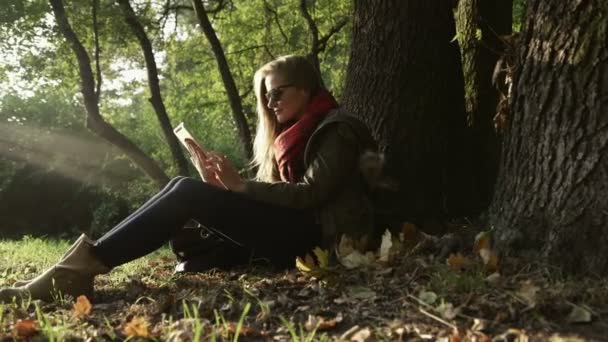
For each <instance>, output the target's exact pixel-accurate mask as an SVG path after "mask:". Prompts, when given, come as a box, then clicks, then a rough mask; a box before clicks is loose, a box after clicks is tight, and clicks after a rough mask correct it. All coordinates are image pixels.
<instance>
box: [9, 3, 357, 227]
mask: <svg viewBox="0 0 608 342" xmlns="http://www.w3.org/2000/svg"><path fill="white" fill-rule="evenodd" d="M63 2H64V5H65V9H66V14H67V16H68V19H69V21H70V24H71V25H72V26H73V29H74V31H75V32H76V34H77V35H78V38H79V39H80V41H81V42H82V43H83V45H84V47H85V48H86V49H87V51H88V53H89V56H90V57H91V63H93V65H92V67H93V70H95V66H94V64H95V59H94V56H95V44H94V33H93V32H94V30H93V24H94V23H93V21H92V15H91V14H92V2H91V1H89V0H64V1H63ZM184 4H185V5H189V3H188V2H184ZM132 6H133V7H134V10H135V12H136V14H137V16H138V19H139V20H140V22H141V23H142V25H143V27H144V28H145V30H146V33H147V35H148V37H149V38H150V40H151V42H152V44H153V49H154V52H155V57H156V62H157V64H158V67H159V76H160V85H161V92H162V96H163V98H164V102H165V106H166V108H167V112H168V114H169V117H170V119H171V121H172V124H173V125H174V126H175V125H177V124H178V123H179V122H180V121H184V122H185V123H186V125H187V126H188V127H189V129H190V131H192V132H193V133H194V134H195V135H196V136H197V138H198V139H199V140H200V142H201V143H202V144H203V145H204V146H205V147H206V148H208V149H211V150H217V151H220V152H222V153H224V154H226V155H228V156H229V157H230V158H231V159H232V160H233V161H234V163H235V165H236V166H237V167H238V168H241V169H243V168H245V167H246V165H247V162H248V161H247V160H245V158H244V155H243V152H242V147H241V145H240V141H239V139H238V136H237V129H236V127H235V124H234V121H233V118H232V113H231V110H230V106H229V104H228V99H227V96H226V92H225V90H224V85H223V83H222V79H221V77H220V74H219V72H218V68H217V64H216V62H215V58H214V55H213V53H212V51H211V49H210V46H209V44H208V42H207V40H206V39H205V37H204V35H203V34H202V32H201V31H200V30H199V29H198V26H197V20H196V18H195V16H194V12H193V11H191V10H179V11H176V10H170V11H167V12H166V13H164V12H165V11H164V6H165V1H143V2H141V1H132ZM210 6H212V7H213V6H214V4H211V5H210ZM351 11H352V4H351V2H350V1H347V0H340V1H329V0H322V1H321V0H318V1H314V2H310V4H309V12H310V14H311V15H312V17H313V18H314V19H315V21H316V23H317V25H318V28H319V34H320V36H321V37H322V36H324V35H325V34H327V33H328V31H329V30H330V29H331V28H332V27H334V26H335V25H336V24H337V23H338V22H340V21H342V20H344V19H345V18H346V19H348V18H350V13H351ZM97 12H98V13H97V17H98V20H97V23H96V25H97V28H98V31H99V45H100V59H99V64H100V68H101V72H102V83H101V86H102V87H101V98H100V112H101V114H102V116H103V118H104V119H105V120H106V121H107V122H108V123H110V124H112V125H113V126H114V127H116V128H117V129H118V130H119V131H120V132H121V133H123V134H124V135H126V136H127V137H128V138H129V139H131V140H132V141H133V142H134V143H135V144H136V145H137V146H138V147H140V148H141V149H142V150H143V151H144V152H145V153H147V154H148V155H150V156H151V157H152V158H153V159H155V160H156V161H157V162H158V163H159V164H160V165H161V167H162V168H164V169H165V171H166V173H167V174H168V175H170V176H173V175H175V174H176V172H177V169H176V167H175V165H174V162H173V159H172V156H171V153H170V150H169V148H168V145H167V143H166V141H165V138H164V136H163V134H162V132H161V130H160V126H159V123H158V120H157V118H156V114H155V112H154V110H153V108H152V106H151V105H150V103H149V101H148V98H149V97H150V93H149V89H148V84H147V75H146V70H145V64H144V60H143V55H142V52H141V48H140V46H139V43H138V42H137V40H136V39H135V36H134V35H133V34H132V33H131V31H130V29H129V28H128V27H127V25H126V23H125V22H124V20H123V16H122V12H121V11H120V9H119V7H118V6H117V4H116V3H115V2H114V1H109V0H102V1H100V2H99V8H98V11H97ZM0 13H1V14H0V23H2V25H0V61H1V62H2V63H0V131H1V132H2V133H6V132H8V133H6V134H3V135H4V137H3V140H2V141H1V142H0V143H1V145H0V148H2V152H1V153H0V166H1V168H0V170H2V171H0V197H1V196H2V192H1V191H2V189H5V188H7V187H8V186H9V185H10V184H12V182H13V181H14V179H15V172H16V170H18V169H19V168H20V167H22V166H23V165H28V164H33V165H37V166H38V167H42V168H43V169H45V170H47V171H49V172H51V171H54V172H59V173H61V174H65V175H68V176H69V177H71V178H73V179H77V180H78V181H80V182H81V183H82V184H83V186H84V187H88V186H92V187H96V188H97V189H98V190H95V191H96V192H97V193H98V196H99V197H98V198H99V201H98V202H97V203H92V204H91V209H90V210H91V213H92V214H91V215H92V217H93V219H92V222H91V227H89V228H88V230H92V231H94V232H96V231H102V230H103V229H107V227H108V226H109V225H111V224H112V223H115V222H116V220H117V219H118V218H117V212H118V211H117V208H118V207H120V201H125V200H126V201H128V202H129V204H130V205H131V208H134V207H136V206H137V205H139V204H140V203H142V202H143V201H145V199H146V198H148V197H149V196H150V195H151V194H152V193H153V192H154V191H156V189H157V188H156V185H155V184H154V183H152V182H151V181H150V180H149V179H147V178H145V177H144V175H143V173H142V172H140V171H139V170H138V169H137V167H136V166H135V165H133V163H132V162H130V161H129V160H128V159H127V158H126V157H125V156H124V155H123V154H122V153H121V152H120V151H119V150H117V149H116V148H115V147H112V146H111V145H110V144H108V143H107V142H105V141H102V140H101V139H100V138H98V137H96V136H95V135H94V134H92V133H91V132H89V131H88V130H87V129H86V127H85V126H84V122H85V120H86V112H85V109H84V107H83V103H82V95H81V94H80V75H79V73H78V67H77V62H76V58H75V56H74V54H73V52H72V50H71V48H70V47H69V45H68V44H67V43H66V41H65V39H64V38H63V36H61V34H59V32H58V30H57V29H56V27H55V21H54V16H53V14H52V11H51V8H50V6H49V4H48V2H47V1H44V0H29V1H15V0H7V1H3V2H2V4H0ZM210 19H211V22H212V24H213V26H214V28H215V30H216V32H217V36H218V37H219V39H220V41H221V43H222V46H223V48H224V51H225V54H226V57H227V60H228V63H229V66H230V69H231V71H232V74H233V77H234V79H235V82H236V85H237V87H238V90H239V92H240V94H241V95H242V100H243V106H244V110H245V114H246V117H247V118H248V121H249V123H250V126H251V128H252V131H255V130H254V128H255V124H256V114H255V97H254V94H253V91H252V78H253V74H254V72H255V70H256V69H257V68H258V67H260V66H261V65H262V64H264V63H266V62H267V61H269V60H271V59H273V58H274V57H276V56H279V55H284V54H292V53H297V54H306V53H308V52H309V51H310V48H311V47H310V44H311V35H310V32H309V29H308V26H307V24H306V21H305V20H304V18H303V16H302V14H301V13H300V10H299V1H297V0H288V1H278V0H256V1H251V0H234V1H231V2H229V4H228V5H227V6H226V7H225V8H223V9H222V10H220V11H219V12H216V13H213V14H210ZM349 43H350V25H349V24H347V25H346V26H345V27H343V28H342V29H341V31H340V32H338V33H336V34H334V35H333V36H332V38H331V39H329V41H328V44H327V46H326V49H325V51H323V52H321V53H320V54H319V59H320V61H321V68H322V73H323V76H324V80H325V83H326V85H327V86H328V87H329V88H330V89H331V90H332V91H333V92H334V94H335V95H337V96H339V95H340V94H341V92H342V86H343V82H344V76H345V71H346V66H347V62H348V54H349V52H348V49H349ZM9 146H10V147H9ZM191 173H192V174H196V172H195V170H194V168H191ZM118 216H120V215H118Z"/></svg>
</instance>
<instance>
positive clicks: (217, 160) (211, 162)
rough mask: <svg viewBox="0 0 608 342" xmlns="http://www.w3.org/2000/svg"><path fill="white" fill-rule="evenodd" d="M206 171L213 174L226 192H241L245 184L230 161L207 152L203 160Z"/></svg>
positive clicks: (219, 155) (223, 156)
mask: <svg viewBox="0 0 608 342" xmlns="http://www.w3.org/2000/svg"><path fill="white" fill-rule="evenodd" d="M205 164H206V167H207V170H209V171H211V172H213V174H214V175H215V178H216V179H217V180H218V181H219V182H220V183H221V184H223V185H224V187H225V188H226V189H228V190H232V191H236V192H243V191H244V188H245V183H244V182H243V179H242V178H241V176H240V175H239V173H238V171H237V170H236V168H235V167H234V165H232V162H231V161H230V159H228V158H227V157H226V156H225V155H221V154H219V153H217V152H212V151H209V152H207V159H206V160H205Z"/></svg>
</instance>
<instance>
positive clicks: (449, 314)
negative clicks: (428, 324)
mask: <svg viewBox="0 0 608 342" xmlns="http://www.w3.org/2000/svg"><path fill="white" fill-rule="evenodd" d="M435 310H436V311H437V312H438V313H440V314H441V316H443V318H445V319H449V320H452V319H454V318H456V316H457V315H458V313H459V311H460V310H459V309H458V308H454V305H453V304H452V303H449V302H442V303H441V304H439V305H438V306H437V307H436V308H435Z"/></svg>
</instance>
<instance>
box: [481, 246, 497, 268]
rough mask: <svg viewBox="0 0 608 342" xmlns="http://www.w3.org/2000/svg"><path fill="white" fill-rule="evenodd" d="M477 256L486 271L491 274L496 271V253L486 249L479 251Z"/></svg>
mask: <svg viewBox="0 0 608 342" xmlns="http://www.w3.org/2000/svg"><path fill="white" fill-rule="evenodd" d="M479 255H480V256H481V259H482V260H483V264H484V265H485V269H486V271H488V272H491V273H494V272H496V271H498V257H497V256H496V253H494V252H492V250H490V249H488V248H482V249H480V250H479Z"/></svg>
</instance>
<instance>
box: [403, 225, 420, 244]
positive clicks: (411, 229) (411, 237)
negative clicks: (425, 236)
mask: <svg viewBox="0 0 608 342" xmlns="http://www.w3.org/2000/svg"><path fill="white" fill-rule="evenodd" d="M399 238H400V239H401V241H403V242H404V243H405V244H406V245H408V246H411V245H414V244H415V243H416V242H418V228H417V227H416V225H414V224H413V223H409V222H406V223H404V224H403V226H402V228H401V234H399Z"/></svg>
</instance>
